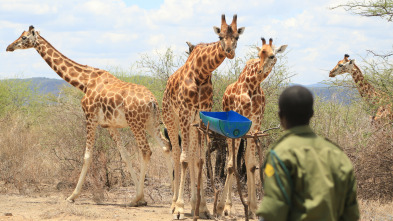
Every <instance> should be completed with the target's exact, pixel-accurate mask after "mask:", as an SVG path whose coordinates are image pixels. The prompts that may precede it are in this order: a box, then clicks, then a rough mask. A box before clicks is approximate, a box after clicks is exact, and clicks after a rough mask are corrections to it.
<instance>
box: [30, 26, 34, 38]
mask: <svg viewBox="0 0 393 221" xmlns="http://www.w3.org/2000/svg"><path fill="white" fill-rule="evenodd" d="M29 32H30V33H31V34H33V36H34V35H35V31H34V26H32V25H30V27H29Z"/></svg>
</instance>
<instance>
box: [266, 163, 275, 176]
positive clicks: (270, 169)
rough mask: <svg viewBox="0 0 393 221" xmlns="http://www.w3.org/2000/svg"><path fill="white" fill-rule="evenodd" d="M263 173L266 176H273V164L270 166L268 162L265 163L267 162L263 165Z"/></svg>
mask: <svg viewBox="0 0 393 221" xmlns="http://www.w3.org/2000/svg"><path fill="white" fill-rule="evenodd" d="M265 174H266V176H268V177H271V176H273V174H274V168H273V166H272V165H271V164H270V163H267V164H266V167H265Z"/></svg>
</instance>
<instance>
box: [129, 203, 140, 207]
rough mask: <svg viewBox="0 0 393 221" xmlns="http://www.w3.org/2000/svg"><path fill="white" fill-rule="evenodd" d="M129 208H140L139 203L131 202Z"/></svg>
mask: <svg viewBox="0 0 393 221" xmlns="http://www.w3.org/2000/svg"><path fill="white" fill-rule="evenodd" d="M128 206H129V207H138V202H131V203H129V204H128Z"/></svg>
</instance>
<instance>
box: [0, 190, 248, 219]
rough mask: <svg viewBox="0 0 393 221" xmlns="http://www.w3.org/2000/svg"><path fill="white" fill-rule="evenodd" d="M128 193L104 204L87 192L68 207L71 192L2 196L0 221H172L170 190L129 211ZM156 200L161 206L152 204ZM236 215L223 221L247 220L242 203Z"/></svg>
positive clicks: (109, 196) (111, 194)
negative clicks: (67, 200)
mask: <svg viewBox="0 0 393 221" xmlns="http://www.w3.org/2000/svg"><path fill="white" fill-rule="evenodd" d="M129 189H130V188H119V189H115V190H111V191H106V192H105V193H104V195H105V196H104V200H103V201H102V203H96V202H95V201H96V200H94V199H95V195H94V194H92V193H90V192H89V191H87V190H85V191H82V194H81V196H80V197H79V198H77V199H76V200H75V203H68V202H66V200H65V199H66V198H67V196H68V194H70V193H71V192H72V190H69V191H68V192H67V194H66V193H65V191H53V190H52V191H50V192H45V191H41V192H39V193H37V192H34V193H27V194H20V193H17V192H15V193H7V194H0V220H141V221H142V220H146V221H148V220H172V214H171V212H170V202H171V196H170V193H169V190H164V191H163V193H160V194H161V196H160V197H157V196H156V195H157V193H156V194H155V195H154V196H146V195H145V199H146V201H147V202H148V205H147V206H144V207H127V206H126V204H127V203H129V202H130V201H131V195H133V193H132V192H130V190H129ZM167 189H169V187H168V188H167ZM8 192H9V191H8ZM145 192H146V191H145ZM167 192H168V193H167ZM157 199H159V200H157ZM155 200H157V201H159V202H153V201H155ZM208 200H209V203H208V206H209V209H210V212H212V205H213V203H211V202H210V201H212V199H208ZM162 201H166V202H167V203H163V202H162ZM185 201H186V202H185V204H186V205H185V211H186V214H185V218H186V220H192V216H191V214H190V211H191V207H190V204H189V202H188V199H187V198H185ZM234 212H235V213H236V214H237V213H239V214H240V215H236V216H234V217H228V218H222V219H220V220H244V215H243V213H244V211H243V207H242V205H241V204H240V203H236V202H235V207H234ZM199 220H203V219H199Z"/></svg>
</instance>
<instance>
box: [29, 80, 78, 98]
mask: <svg viewBox="0 0 393 221" xmlns="http://www.w3.org/2000/svg"><path fill="white" fill-rule="evenodd" d="M23 80H26V81H30V82H31V86H32V87H33V88H34V87H35V88H37V89H38V91H39V92H40V93H42V94H48V93H52V94H54V95H58V94H59V93H60V89H61V88H62V87H64V86H70V87H71V85H70V84H68V83H67V82H66V81H64V80H60V79H53V78H44V77H35V78H28V79H23Z"/></svg>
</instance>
